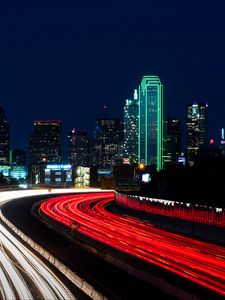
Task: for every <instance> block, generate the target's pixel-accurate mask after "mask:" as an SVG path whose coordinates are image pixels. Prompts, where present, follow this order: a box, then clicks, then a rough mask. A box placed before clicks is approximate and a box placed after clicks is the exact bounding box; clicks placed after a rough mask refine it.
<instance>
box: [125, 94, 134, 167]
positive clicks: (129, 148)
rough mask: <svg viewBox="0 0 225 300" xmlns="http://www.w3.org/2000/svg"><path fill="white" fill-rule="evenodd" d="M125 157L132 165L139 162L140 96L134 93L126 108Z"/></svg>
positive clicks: (127, 101)
mask: <svg viewBox="0 0 225 300" xmlns="http://www.w3.org/2000/svg"><path fill="white" fill-rule="evenodd" d="M123 132H124V143H123V148H124V156H125V157H126V158H129V159H130V162H131V163H135V162H137V161H138V94H137V90H135V91H134V99H132V100H128V99H127V100H126V104H125V106H124V131H123Z"/></svg>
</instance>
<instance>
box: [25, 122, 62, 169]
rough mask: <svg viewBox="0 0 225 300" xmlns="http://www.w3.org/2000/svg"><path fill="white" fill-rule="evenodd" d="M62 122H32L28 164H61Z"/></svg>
mask: <svg viewBox="0 0 225 300" xmlns="http://www.w3.org/2000/svg"><path fill="white" fill-rule="evenodd" d="M61 136H62V121H52V120H50V121H49V120H48V121H43V120H39V121H33V132H32V134H31V136H30V164H31V165H33V164H47V163H62V137H61Z"/></svg>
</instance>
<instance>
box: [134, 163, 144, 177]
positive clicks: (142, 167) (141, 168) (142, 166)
mask: <svg viewBox="0 0 225 300" xmlns="http://www.w3.org/2000/svg"><path fill="white" fill-rule="evenodd" d="M144 168H145V165H144V163H139V164H138V165H137V167H136V168H134V179H135V177H136V170H137V169H139V170H143V169H144Z"/></svg>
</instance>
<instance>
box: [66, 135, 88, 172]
mask: <svg viewBox="0 0 225 300" xmlns="http://www.w3.org/2000/svg"><path fill="white" fill-rule="evenodd" d="M68 138H69V149H68V150H69V151H68V160H69V163H70V164H72V165H74V166H83V167H85V166H88V136H87V131H86V130H76V129H72V130H71V131H69V133H68Z"/></svg>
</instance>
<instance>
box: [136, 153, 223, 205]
mask: <svg viewBox="0 0 225 300" xmlns="http://www.w3.org/2000/svg"><path fill="white" fill-rule="evenodd" d="M138 194H140V195H142V196H146V197H155V198H162V199H167V200H174V201H179V202H189V203H193V204H201V205H206V206H212V207H225V158H222V157H198V158H196V160H195V163H194V165H193V166H189V165H186V166H183V165H169V166H167V167H166V168H165V169H164V170H161V171H160V172H156V173H155V175H154V176H153V177H152V180H151V182H150V183H148V184H142V185H141V190H140V192H139V193H138Z"/></svg>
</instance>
